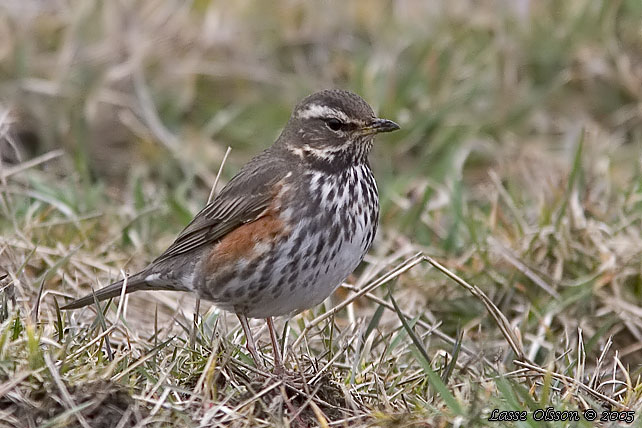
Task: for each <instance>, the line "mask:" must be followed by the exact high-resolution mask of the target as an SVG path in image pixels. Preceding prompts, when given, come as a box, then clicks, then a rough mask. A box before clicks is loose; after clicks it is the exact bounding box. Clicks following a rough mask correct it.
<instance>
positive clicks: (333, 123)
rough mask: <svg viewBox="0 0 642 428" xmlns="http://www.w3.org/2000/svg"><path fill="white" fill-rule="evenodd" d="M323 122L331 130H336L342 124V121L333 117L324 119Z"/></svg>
mask: <svg viewBox="0 0 642 428" xmlns="http://www.w3.org/2000/svg"><path fill="white" fill-rule="evenodd" d="M325 124H326V126H327V127H328V128H330V129H331V130H333V131H338V130H339V129H341V127H342V126H343V122H341V121H340V120H339V119H335V118H334V117H332V118H330V119H326V121H325Z"/></svg>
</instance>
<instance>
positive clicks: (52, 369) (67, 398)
mask: <svg viewBox="0 0 642 428" xmlns="http://www.w3.org/2000/svg"><path fill="white" fill-rule="evenodd" d="M44 359H45V365H46V366H47V369H49V373H50V374H51V377H52V378H53V380H54V382H55V384H56V386H57V387H58V390H59V391H60V395H62V399H63V402H64V404H65V406H67V410H68V411H71V412H73V415H74V416H75V417H76V419H77V420H78V422H79V423H80V425H82V426H83V427H84V428H91V425H89V422H87V419H85V417H84V416H83V415H82V414H81V413H80V412H79V411H77V406H76V404H75V403H74V400H73V398H72V397H71V395H70V394H69V391H68V390H67V387H66V386H65V384H64V382H63V381H62V379H61V378H60V373H58V369H57V368H56V365H55V364H54V362H53V360H52V359H51V355H49V353H48V352H45V353H44Z"/></svg>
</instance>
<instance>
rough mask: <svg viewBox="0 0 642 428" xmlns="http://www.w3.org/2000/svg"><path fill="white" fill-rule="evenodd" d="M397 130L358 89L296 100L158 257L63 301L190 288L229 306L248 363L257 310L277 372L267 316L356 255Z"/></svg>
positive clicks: (309, 303) (337, 274) (325, 286)
mask: <svg viewBox="0 0 642 428" xmlns="http://www.w3.org/2000/svg"><path fill="white" fill-rule="evenodd" d="M397 129H399V125H398V124H396V123H395V122H393V121H391V120H388V119H382V118H378V117H377V116H375V113H374V111H373V109H372V107H371V106H370V105H369V104H368V103H367V102H366V101H365V100H364V99H363V98H362V97H360V96H359V95H357V94H355V93H353V92H351V91H347V90H343V89H326V90H322V91H319V92H315V93H313V94H311V95H309V96H307V97H306V98H304V99H303V100H301V101H300V102H299V103H298V104H297V105H296V106H295V108H294V110H293V111H292V114H291V116H290V118H289V120H288V121H287V123H286V125H285V127H284V128H283V130H282V132H281V134H280V136H279V137H278V138H277V139H276V141H275V142H274V143H273V144H272V145H271V146H269V147H268V148H267V149H265V150H264V151H263V152H261V153H260V154H258V155H257V156H255V157H254V158H253V159H251V160H250V161H249V162H248V163H247V164H245V165H244V166H243V167H242V168H241V169H240V171H239V172H238V173H237V174H236V175H235V176H234V177H233V178H232V179H231V180H230V181H229V182H228V183H227V184H226V185H225V186H224V187H223V189H222V190H221V191H220V192H219V194H218V195H217V196H216V197H215V198H214V199H213V200H212V201H211V202H210V203H208V204H207V205H206V206H205V207H204V208H203V209H202V210H201V211H200V212H199V213H198V214H196V216H195V217H194V219H193V220H192V221H191V222H190V223H189V224H188V225H187V226H186V227H185V229H184V230H183V231H182V232H181V233H180V234H179V235H178V237H177V238H176V240H175V241H174V242H173V243H172V244H171V245H170V246H169V247H168V248H167V250H165V252H163V253H162V254H161V255H160V256H159V257H158V258H156V259H155V260H154V261H153V262H151V263H150V264H149V265H148V266H147V267H146V268H144V269H143V270H141V271H140V272H138V273H136V274H133V275H131V276H128V277H127V278H126V280H120V281H117V282H114V283H113V284H111V285H108V286H106V287H104V288H101V289H99V290H97V291H95V292H93V293H91V294H89V295H86V296H84V297H82V298H80V299H77V300H74V301H72V302H70V303H68V304H66V305H65V306H63V307H62V309H65V310H69V309H76V308H80V307H83V306H87V305H89V304H92V303H94V301H95V300H98V301H100V300H105V299H109V298H113V297H117V296H120V295H121V292H122V288H123V286H125V283H126V289H125V292H126V293H131V292H134V291H143V290H148V291H149V290H179V291H188V292H192V293H194V294H196V296H197V297H199V298H200V299H203V300H207V301H210V302H213V304H214V305H215V306H217V307H218V308H220V309H223V310H226V311H231V312H233V313H235V314H236V315H237V316H238V318H239V321H240V324H241V326H242V328H243V332H244V334H245V337H246V347H247V349H248V351H249V353H250V354H251V356H252V358H253V360H254V362H255V364H256V365H257V366H260V367H263V365H262V363H261V360H260V358H259V356H258V353H257V350H256V345H255V342H254V338H253V337H252V333H251V331H250V328H249V323H248V318H264V319H265V320H266V322H267V326H268V330H269V333H270V340H271V342H272V347H273V350H274V367H275V369H282V368H283V361H282V357H281V355H280V351H279V347H278V341H277V337H276V333H275V329H274V323H273V317H276V316H284V315H287V316H292V315H295V314H297V313H299V312H302V311H304V310H306V309H309V308H312V307H314V306H316V305H318V304H319V303H321V302H323V301H324V300H325V299H326V298H327V297H328V296H329V295H330V294H331V293H332V292H333V291H334V290H335V289H336V288H337V287H338V286H339V285H340V284H341V283H342V282H343V281H344V280H345V279H346V278H347V277H348V276H349V275H350V274H351V273H352V272H353V271H354V270H355V269H356V268H357V266H358V265H359V264H360V263H361V261H362V260H363V258H364V256H365V254H366V253H367V251H368V250H369V248H370V247H371V245H372V243H373V240H374V238H375V233H376V231H377V225H378V220H379V195H378V190H377V184H376V182H375V178H374V175H373V172H372V170H371V167H370V164H369V161H368V155H369V153H370V152H371V150H372V147H373V141H374V137H375V135H376V134H379V133H383V132H391V131H395V130H397Z"/></svg>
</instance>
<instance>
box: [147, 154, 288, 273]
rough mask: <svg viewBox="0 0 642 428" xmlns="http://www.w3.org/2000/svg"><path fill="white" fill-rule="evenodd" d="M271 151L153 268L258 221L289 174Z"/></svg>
mask: <svg viewBox="0 0 642 428" xmlns="http://www.w3.org/2000/svg"><path fill="white" fill-rule="evenodd" d="M270 150H271V149H268V150H266V151H264V152H263V153H261V154H260V155H258V156H256V157H255V158H254V159H252V160H251V161H250V162H248V163H247V164H246V165H245V166H244V167H243V168H242V169H241V170H240V171H239V172H238V174H236V175H235V176H234V178H232V180H230V182H229V183H228V184H227V185H226V186H225V187H224V188H223V190H221V193H220V194H219V195H218V196H217V197H216V198H215V199H214V200H213V201H212V202H211V203H209V204H208V205H207V206H205V208H203V209H202V210H201V211H200V212H199V213H198V214H197V215H196V217H194V219H193V220H192V221H191V222H190V224H188V225H187V227H186V228H185V229H184V230H183V231H182V232H181V233H180V235H178V238H176V241H174V243H173V244H172V245H171V246H170V247H169V248H168V249H167V250H166V251H165V252H164V253H163V254H161V255H160V257H158V258H157V259H156V260H154V262H153V263H152V264H154V263H158V262H161V261H164V260H167V259H169V258H172V257H175V256H177V255H179V254H184V253H187V252H189V251H192V250H194V249H196V248H198V247H200V246H202V245H205V244H208V243H211V242H216V241H218V240H220V239H221V238H222V237H223V236H225V235H226V234H227V233H229V232H230V231H232V230H234V229H235V228H237V227H238V226H240V225H241V224H244V223H249V222H251V221H254V220H256V219H258V218H259V217H260V216H261V215H262V213H263V212H265V210H266V208H268V206H269V205H270V203H271V201H272V199H273V198H274V196H275V185H276V184H277V183H278V182H279V181H281V179H283V177H284V176H285V175H286V174H287V173H288V170H289V168H288V165H287V163H286V161H284V160H282V159H281V158H279V157H276V156H274V155H271V154H270Z"/></svg>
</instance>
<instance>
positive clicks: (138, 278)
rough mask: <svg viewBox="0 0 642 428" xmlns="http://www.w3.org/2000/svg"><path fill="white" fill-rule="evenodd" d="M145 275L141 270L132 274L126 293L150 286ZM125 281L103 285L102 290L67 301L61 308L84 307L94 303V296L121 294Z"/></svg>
mask: <svg viewBox="0 0 642 428" xmlns="http://www.w3.org/2000/svg"><path fill="white" fill-rule="evenodd" d="M146 276H147V275H145V274H144V273H143V272H140V273H138V274H136V275H132V276H130V277H129V278H127V290H125V291H126V293H127V294H129V293H132V292H134V291H138V290H143V289H147V288H149V285H147V281H146V280H145V277H146ZM124 283H125V281H124V280H120V281H118V282H114V283H113V284H111V285H108V286H107V287H103V288H101V289H100V290H96V291H94V292H93V293H92V294H88V295H86V296H84V297H81V298H80V299H77V300H74V301H73V302H71V303H67V304H66V305H65V306H63V307H61V308H60V309H63V310H67V309H78V308H82V307H83V306H87V305H91V304H92V303H94V297H95V298H96V300H98V301H100V300H107V299H111V298H113V297H117V296H120V293H121V291H122V289H123V284H124Z"/></svg>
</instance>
